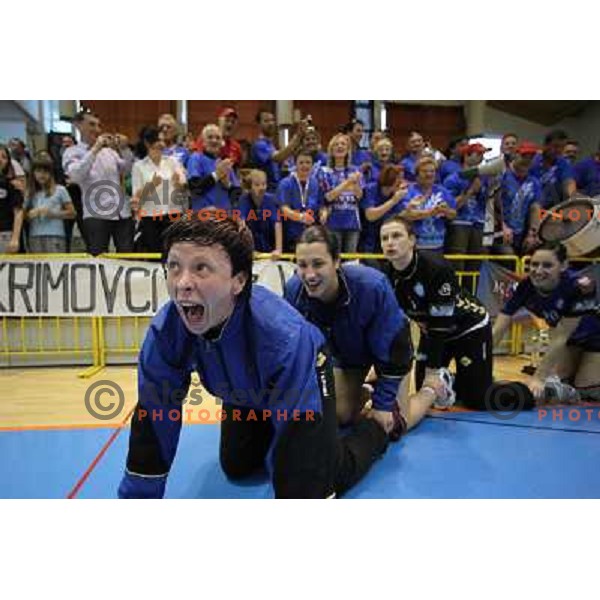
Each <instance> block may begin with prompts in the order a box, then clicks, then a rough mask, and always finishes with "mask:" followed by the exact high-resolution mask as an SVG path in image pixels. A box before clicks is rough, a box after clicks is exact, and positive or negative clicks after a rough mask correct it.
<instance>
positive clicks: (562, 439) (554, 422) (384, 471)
mask: <svg viewBox="0 0 600 600" xmlns="http://www.w3.org/2000/svg"><path fill="white" fill-rule="evenodd" d="M551 410H552V409H548V414H547V416H546V417H543V418H542V417H541V416H540V415H539V414H538V413H537V411H533V412H529V413H525V412H524V413H521V414H519V415H516V416H515V417H514V418H512V419H510V420H500V419H498V418H496V417H495V416H494V415H491V414H486V413H475V412H473V413H460V412H448V413H434V414H433V415H432V416H430V417H428V418H427V419H425V420H424V421H423V422H422V423H421V424H420V425H419V426H418V427H417V428H416V429H415V430H413V431H411V432H410V433H409V434H408V435H407V436H406V437H405V438H404V439H402V440H401V441H400V442H398V443H397V444H393V445H391V446H390V448H389V449H388V451H387V453H386V454H385V456H384V457H382V458H381V459H380V460H379V461H378V462H377V463H376V464H375V465H374V466H373V468H372V469H371V471H370V472H369V473H368V474H367V476H366V477H365V478H364V479H363V480H362V481H361V482H360V483H359V484H358V485H357V486H356V487H355V488H354V489H353V490H351V491H350V492H349V493H348V494H347V495H346V496H345V497H346V498H599V497H600V470H599V469H597V466H596V460H597V455H598V449H599V448H600V419H599V418H598V416H599V412H600V409H598V408H591V407H584V408H576V409H575V408H569V407H563V408H562V410H563V413H562V421H561V420H559V418H558V415H559V413H555V415H554V419H553V418H552V416H553V415H552V412H551ZM554 410H559V409H554ZM586 410H588V411H592V412H591V413H589V412H588V413H586V412H585V411H586ZM569 411H580V412H581V414H580V415H579V418H577V415H576V413H574V412H569ZM114 433H115V430H114V429H86V430H60V431H19V432H13V431H9V432H1V433H0V473H1V474H2V477H0V497H2V498H65V497H67V495H68V494H69V493H70V492H71V491H72V490H74V489H76V494H75V497H77V498H114V497H115V496H116V489H117V486H118V484H119V480H120V477H121V473H122V469H123V465H124V462H125V456H126V452H127V444H128V439H129V429H128V428H124V429H123V430H122V431H121V432H120V433H119V435H118V436H117V437H116V438H115V439H114V440H113V441H112V443H110V445H109V446H108V449H107V451H106V452H105V453H104V454H103V455H102V456H101V458H100V459H99V460H98V461H97V464H95V465H94V466H93V468H91V471H90V466H91V465H92V463H93V461H94V460H95V458H96V457H97V456H98V453H99V452H101V450H102V449H103V448H104V447H105V446H106V444H107V442H109V440H110V438H111V436H113V435H114ZM218 442H219V427H218V425H189V426H184V428H183V430H182V434H181V440H180V444H179V449H178V452H177V457H176V459H175V463H174V466H173V469H172V472H171V475H170V477H169V482H168V485H167V493H166V496H167V497H168V498H272V495H273V494H272V489H271V486H270V483H269V481H268V480H267V478H266V476H260V475H258V476H257V477H256V478H254V480H252V481H248V482H245V483H244V484H243V485H239V484H233V483H230V482H228V481H227V479H226V478H225V476H224V475H223V473H222V471H221V469H220V467H219V462H218ZM86 473H88V474H89V477H87V478H86V479H85V481H83V483H81V482H82V478H83V477H84V475H85V474H86ZM78 482H79V483H80V484H81V485H80V487H78V486H77V485H76V484H77V483H78Z"/></svg>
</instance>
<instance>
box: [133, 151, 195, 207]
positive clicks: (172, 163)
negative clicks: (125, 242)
mask: <svg viewBox="0 0 600 600" xmlns="http://www.w3.org/2000/svg"><path fill="white" fill-rule="evenodd" d="M175 173H177V174H178V175H179V181H180V184H184V183H185V182H186V177H185V171H184V169H183V167H182V166H181V164H180V163H179V161H177V160H176V159H175V158H172V157H170V156H163V157H162V158H161V161H160V164H158V165H157V164H156V163H154V161H153V160H152V159H151V158H150V157H149V156H147V157H146V158H144V159H142V160H138V161H137V162H135V163H134V164H133V168H132V170H131V186H132V192H133V195H134V196H135V195H136V194H138V193H142V190H143V189H144V187H145V186H146V184H148V183H151V182H152V178H153V177H154V175H155V174H158V176H159V177H160V178H161V179H162V180H163V181H162V183H161V184H160V185H159V186H157V187H155V188H153V189H154V192H153V193H145V194H144V195H143V196H142V197H141V198H140V211H142V210H143V211H145V214H142V216H146V217H151V216H152V215H153V214H167V213H168V212H169V211H176V210H179V211H182V212H183V211H185V210H186V208H187V201H185V200H184V198H185V195H184V194H182V193H181V192H178V191H177V189H176V187H175V186H174V185H173V181H172V179H173V175H175Z"/></svg>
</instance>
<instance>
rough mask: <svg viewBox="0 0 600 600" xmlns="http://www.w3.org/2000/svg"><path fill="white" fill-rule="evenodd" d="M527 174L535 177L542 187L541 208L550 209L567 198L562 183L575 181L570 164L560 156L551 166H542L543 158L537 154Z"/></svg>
mask: <svg viewBox="0 0 600 600" xmlns="http://www.w3.org/2000/svg"><path fill="white" fill-rule="evenodd" d="M529 173H530V174H531V175H533V176H534V177H537V178H538V179H539V181H540V184H541V186H542V198H541V202H542V208H546V209H547V208H552V207H553V206H556V205H557V204H560V203H561V202H564V201H565V200H568V198H567V197H566V196H565V193H564V189H563V188H564V183H565V181H568V180H569V179H573V180H574V179H575V174H574V172H573V167H572V166H571V163H570V162H569V161H568V160H567V159H566V158H563V157H562V156H561V157H559V158H557V159H556V160H555V161H554V162H553V163H552V164H551V165H549V166H548V165H546V164H544V158H543V156H542V155H541V154H538V155H537V156H536V157H535V158H534V159H533V163H532V164H531V167H530V168H529Z"/></svg>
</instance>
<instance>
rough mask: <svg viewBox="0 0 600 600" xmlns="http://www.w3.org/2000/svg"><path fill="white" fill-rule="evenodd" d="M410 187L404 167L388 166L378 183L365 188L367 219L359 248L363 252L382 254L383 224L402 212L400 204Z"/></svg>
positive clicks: (364, 204)
mask: <svg viewBox="0 0 600 600" xmlns="http://www.w3.org/2000/svg"><path fill="white" fill-rule="evenodd" d="M408 186H409V184H408V182H407V181H406V180H405V179H404V171H403V169H402V167H401V166H400V165H391V164H387V165H385V166H384V167H383V168H382V169H381V172H380V173H379V177H378V179H377V181H374V182H372V183H370V184H368V185H367V186H366V187H365V199H364V200H363V202H362V208H363V210H364V215H365V219H364V220H363V229H362V232H361V242H360V246H359V248H360V251H361V252H364V253H367V254H381V245H380V240H379V237H380V236H379V230H380V229H381V224H382V223H383V221H384V220H385V219H387V218H389V217H391V216H392V215H394V214H396V213H397V212H398V211H399V210H400V202H401V201H402V200H403V199H404V197H405V196H406V194H407V193H408Z"/></svg>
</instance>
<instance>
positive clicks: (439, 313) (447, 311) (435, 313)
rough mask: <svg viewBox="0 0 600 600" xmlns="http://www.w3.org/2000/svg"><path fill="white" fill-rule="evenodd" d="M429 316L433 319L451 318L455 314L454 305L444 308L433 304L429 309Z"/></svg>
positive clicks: (446, 305) (444, 306)
mask: <svg viewBox="0 0 600 600" xmlns="http://www.w3.org/2000/svg"><path fill="white" fill-rule="evenodd" d="M429 314H430V315H431V316H432V317H451V316H452V315H453V314H454V304H444V305H442V306H436V305H435V304H432V305H431V306H430V307H429Z"/></svg>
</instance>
